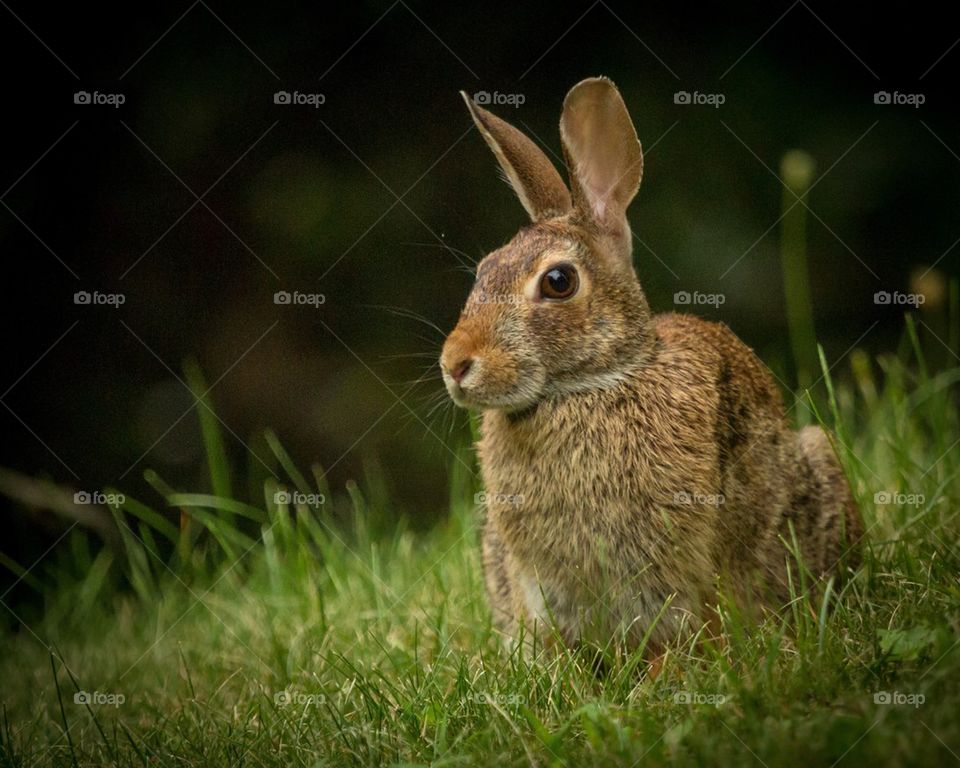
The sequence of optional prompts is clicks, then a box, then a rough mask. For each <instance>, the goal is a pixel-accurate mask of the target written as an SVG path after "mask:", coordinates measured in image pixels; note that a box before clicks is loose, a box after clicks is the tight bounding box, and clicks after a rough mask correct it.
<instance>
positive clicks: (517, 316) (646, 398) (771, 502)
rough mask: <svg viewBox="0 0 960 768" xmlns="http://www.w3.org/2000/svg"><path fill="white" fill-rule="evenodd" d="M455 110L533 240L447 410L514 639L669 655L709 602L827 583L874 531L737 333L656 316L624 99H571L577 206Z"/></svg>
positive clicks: (585, 88) (452, 367) (480, 294)
mask: <svg viewBox="0 0 960 768" xmlns="http://www.w3.org/2000/svg"><path fill="white" fill-rule="evenodd" d="M463 96H464V99H465V100H466V102H467V107H468V109H469V110H470V114H471V115H472V116H473V120H474V122H475V123H476V125H477V128H479V129H480V133H481V134H482V135H483V138H484V139H485V140H486V142H487V144H488V145H489V146H490V148H491V149H492V150H493V152H494V154H495V155H496V158H497V161H498V162H499V164H500V167H501V168H502V169H503V171H504V173H505V174H506V176H507V179H508V180H509V181H510V183H511V185H512V186H513V189H514V191H515V192H516V193H517V195H518V196H519V198H520V201H521V202H522V203H523V206H524V208H526V210H527V213H528V214H529V215H530V218H531V220H532V223H531V224H530V225H529V226H526V227H524V228H523V229H521V230H520V232H519V233H517V235H516V236H515V237H514V238H513V239H512V240H511V241H510V242H509V243H507V245H505V246H503V247H502V248H499V249H498V250H496V251H494V252H493V253H491V254H490V255H488V256H487V257H486V258H485V259H484V260H483V261H482V262H481V263H480V265H479V268H478V269H477V275H476V284H475V286H474V288H473V291H472V292H471V294H470V296H469V298H468V299H467V302H466V305H465V306H464V308H463V311H462V313H461V315H460V320H459V322H458V323H457V326H456V328H455V329H454V330H453V332H452V333H451V334H450V336H449V337H448V338H447V340H446V343H445V344H444V347H443V354H442V356H441V358H440V363H441V368H442V371H443V378H444V382H445V384H446V386H447V389H448V391H449V393H450V396H451V397H452V398H453V400H454V401H455V402H456V403H457V404H458V405H461V406H464V407H467V408H472V409H478V410H481V411H483V421H482V437H481V439H480V441H479V444H478V446H477V447H478V452H479V457H480V463H481V466H482V471H483V481H484V485H485V487H486V521H485V525H484V529H483V545H482V546H483V563H484V569H485V580H486V585H487V590H488V592H489V597H490V601H491V603H492V609H493V613H494V617H495V620H496V622H497V625H498V626H499V627H500V628H501V629H503V630H504V631H505V632H506V633H507V634H508V635H509V636H510V637H514V638H515V637H516V636H517V634H518V632H519V631H520V627H521V625H526V628H527V630H528V631H529V630H530V629H533V628H535V627H536V626H537V624H538V623H539V622H543V623H544V624H545V625H546V626H541V627H540V631H541V632H543V630H547V632H546V634H547V635H548V636H555V635H554V634H553V633H552V631H551V630H552V629H555V630H557V631H558V632H559V635H560V637H561V638H562V640H563V641H564V642H565V643H567V644H569V645H576V644H577V643H579V642H582V641H589V642H592V643H600V644H601V645H605V644H606V643H608V642H610V641H616V642H617V643H618V644H619V643H624V644H625V645H626V647H628V648H633V647H637V646H638V645H639V644H640V643H641V642H642V639H643V638H644V637H645V635H647V634H649V647H651V648H653V649H655V650H656V651H658V652H659V651H660V650H662V649H663V647H664V646H665V644H667V643H668V642H670V641H671V640H674V639H676V638H677V637H678V633H680V631H681V628H682V627H684V626H689V627H692V628H694V629H696V628H698V627H699V626H700V624H701V623H702V622H704V621H706V620H708V619H709V618H710V616H709V615H708V614H709V607H708V606H711V605H715V604H716V595H717V589H718V585H722V586H723V588H725V589H726V590H727V592H728V593H730V594H732V595H733V596H734V597H735V598H736V599H737V600H738V601H742V602H743V603H744V604H745V605H746V604H748V603H753V602H754V601H759V602H760V603H761V604H772V603H771V601H773V602H774V603H775V602H776V601H785V600H787V599H789V595H790V593H791V587H790V583H789V580H790V579H793V581H794V584H795V585H796V587H797V588H798V589H799V579H800V574H799V570H800V569H798V567H797V556H798V555H799V556H800V558H801V559H802V561H803V563H804V564H805V566H806V568H807V569H809V572H810V573H812V574H813V575H815V576H816V577H820V576H825V575H827V574H829V573H831V572H834V571H838V570H839V568H838V565H839V562H840V560H841V559H843V556H844V554H845V552H846V548H847V543H848V542H849V543H850V544H851V545H855V544H856V542H857V541H858V540H859V539H860V537H861V535H862V524H861V521H860V517H859V513H858V511H857V509H856V506H855V504H854V501H853V498H852V496H851V493H850V489H849V486H848V484H847V481H846V479H845V477H844V475H843V472H842V470H841V468H840V465H839V463H838V461H837V458H836V456H835V454H834V451H833V448H832V447H831V444H830V442H829V441H828V439H827V435H826V434H825V433H824V431H823V430H822V429H820V428H819V427H807V428H805V429H803V430H802V431H800V432H799V433H797V432H794V431H793V430H791V429H790V427H789V425H788V423H787V420H786V417H785V413H784V407H783V402H782V400H781V396H780V393H779V391H778V389H777V387H776V385H775V383H774V381H773V378H772V375H771V374H770V372H769V371H768V370H767V368H766V367H765V366H764V365H763V363H762V362H760V360H759V359H758V358H757V356H756V355H755V354H754V353H753V351H752V350H751V349H750V348H749V347H747V346H746V345H745V344H744V343H743V342H742V341H740V340H739V339H738V338H737V337H736V336H735V335H734V334H733V333H732V332H731V331H730V330H729V329H728V328H727V327H726V326H725V325H723V324H720V323H712V322H707V321H704V320H700V319H698V318H696V317H693V316H689V315H680V314H665V315H658V316H653V315H651V313H650V309H649V307H648V305H647V300H646V298H645V297H644V294H643V291H642V290H641V288H640V283H639V282H638V280H637V277H636V275H635V273H634V270H633V263H632V259H631V253H632V242H631V234H630V227H629V224H628V223H627V219H626V209H627V206H628V205H629V204H630V202H631V200H633V197H634V195H635V194H636V192H637V189H638V187H639V185H640V178H641V175H642V170H643V155H642V152H641V148H640V142H639V141H638V139H637V135H636V132H635V130H634V127H633V123H632V122H631V120H630V116H629V114H628V113H627V109H626V106H625V105H624V103H623V99H622V98H621V97H620V94H619V92H618V91H617V89H616V88H615V87H614V85H613V83H611V82H610V81H609V80H607V79H605V78H591V79H588V80H584V81H583V82H581V83H579V84H577V85H576V86H574V88H572V89H571V91H570V92H569V93H568V94H567V97H566V99H565V100H564V104H563V114H562V117H561V120H560V134H561V138H562V140H563V149H564V154H565V156H566V162H567V166H568V168H569V169H570V189H569V190H568V189H567V187H566V186H565V185H564V183H563V181H562V180H561V178H560V175H559V174H558V173H557V170H556V168H555V167H554V166H553V164H552V163H551V162H550V161H549V160H548V159H547V157H546V156H545V155H544V154H543V152H541V151H540V150H539V149H538V148H537V146H536V145H535V144H534V143H533V142H532V141H531V140H530V139H528V138H527V137H526V136H525V135H523V134H522V133H521V132H520V131H518V130H517V129H516V128H514V127H513V126H511V125H509V124H508V123H506V122H504V121H503V120H501V119H500V118H498V117H496V116H494V115H493V114H491V113H490V112H488V111H486V110H484V109H481V108H480V107H478V106H477V105H476V104H474V103H473V102H472V101H471V100H470V99H469V98H468V97H467V95H466V94H463ZM855 560H856V556H855V555H853V556H851V558H849V559H848V560H847V564H848V565H849V564H855ZM788 569H789V570H790V575H789V576H788Z"/></svg>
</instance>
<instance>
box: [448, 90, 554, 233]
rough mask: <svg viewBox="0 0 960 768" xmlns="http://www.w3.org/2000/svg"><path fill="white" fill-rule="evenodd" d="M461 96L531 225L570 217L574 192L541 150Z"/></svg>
mask: <svg viewBox="0 0 960 768" xmlns="http://www.w3.org/2000/svg"><path fill="white" fill-rule="evenodd" d="M460 95H461V96H463V100H464V101H465V102H466V104H467V109H468V110H470V116H471V117H472V118H473V122H474V123H476V125H477V128H479V129H480V134H481V135H482V136H483V138H484V140H485V141H486V142H487V144H488V145H489V147H490V149H492V150H493V154H494V155H495V156H496V158H497V162H498V163H500V167H501V168H502V169H503V172H504V173H505V174H506V176H507V180H508V181H509V182H510V186H512V187H513V191H514V192H516V193H517V197H519V198H520V202H521V203H523V207H524V208H525V209H526V211H527V213H528V214H529V215H530V219H531V221H540V220H542V219H549V218H552V217H554V216H562V215H563V214H565V213H568V212H569V211H570V209H571V208H572V207H573V203H572V202H571V200H570V191H569V190H568V189H567V185H566V184H564V183H563V179H562V178H560V174H559V173H558V172H557V169H556V167H554V165H553V163H551V162H550V160H549V159H548V158H547V156H546V155H545V154H544V153H543V152H542V151H541V150H540V148H539V147H538V146H537V145H536V144H534V143H533V142H532V141H531V140H530V139H529V138H527V137H526V136H525V135H524V134H523V133H521V132H520V131H518V130H517V129H516V128H514V127H513V126H512V125H510V123H508V122H506V121H505V120H501V119H500V118H499V117H497V116H496V115H494V114H492V113H491V112H488V111H487V110H485V109H483V108H482V107H478V106H477V105H476V104H475V103H474V101H473V99H472V98H470V96H469V95H468V94H467V93H466V92H465V91H460Z"/></svg>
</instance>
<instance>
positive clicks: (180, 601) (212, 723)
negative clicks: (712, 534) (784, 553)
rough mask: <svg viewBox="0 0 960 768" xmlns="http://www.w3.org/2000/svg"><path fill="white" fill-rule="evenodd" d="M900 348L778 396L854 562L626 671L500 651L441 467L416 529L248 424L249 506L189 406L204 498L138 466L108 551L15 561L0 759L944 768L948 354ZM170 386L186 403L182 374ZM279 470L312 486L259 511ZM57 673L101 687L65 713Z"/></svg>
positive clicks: (952, 702) (854, 361) (956, 683)
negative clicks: (804, 416) (845, 576)
mask: <svg viewBox="0 0 960 768" xmlns="http://www.w3.org/2000/svg"><path fill="white" fill-rule="evenodd" d="M921 330H922V329H921ZM921 337H922V334H920V333H917V331H916V329H915V328H914V326H913V325H910V328H909V333H908V334H907V337H906V341H905V343H904V348H903V349H902V350H900V352H899V353H898V354H896V355H889V356H885V357H881V358H880V359H878V360H870V359H869V358H867V357H866V355H864V354H863V353H860V352H856V353H854V354H853V355H852V356H851V357H850V358H848V359H845V360H844V361H843V363H842V364H840V365H838V366H837V368H836V369H834V370H833V372H832V374H831V376H828V377H827V380H826V384H829V386H828V387H825V386H824V384H821V385H820V388H821V390H823V391H822V392H821V393H820V396H819V397H814V398H812V399H810V400H804V401H803V402H802V403H801V404H800V405H798V406H797V407H796V408H797V410H800V409H804V408H808V407H810V408H814V405H813V404H814V403H816V413H817V414H818V415H819V417H820V418H822V419H825V420H826V421H827V422H828V423H829V424H831V425H833V426H835V427H836V429H837V433H838V436H839V440H840V441H841V442H840V443H839V446H840V452H841V455H842V457H843V461H844V463H845V465H846V467H847V469H848V472H849V475H850V477H851V478H852V482H853V486H854V490H855V494H856V496H857V498H858V499H859V501H860V502H861V506H862V509H863V512H864V516H865V518H866V522H867V525H868V526H869V534H868V538H867V541H865V542H864V543H865V545H866V546H865V549H864V565H863V567H862V569H861V571H860V572H859V574H858V576H857V578H856V579H854V580H853V581H851V582H850V583H848V584H847V585H846V586H845V587H844V588H843V590H842V591H841V592H840V593H836V592H834V593H833V594H832V596H831V597H830V600H829V606H825V605H824V604H823V602H822V600H821V599H820V598H814V599H807V598H798V599H797V601H796V602H795V603H794V604H793V605H791V606H789V607H788V608H787V609H785V610H784V611H783V612H782V613H780V614H778V615H772V616H769V617H767V618H766V619H765V620H764V621H763V623H762V624H760V625H759V626H756V625H747V624H745V623H744V621H743V620H741V619H739V618H738V617H737V616H736V615H735V614H734V613H733V612H726V613H725V615H724V630H725V636H726V639H725V641H724V642H723V643H722V644H719V645H710V644H694V643H691V644H690V645H689V646H686V647H680V648H676V649H674V650H673V652H672V653H671V655H670V657H669V658H668V661H667V664H666V666H665V668H664V671H663V673H662V674H661V675H660V676H659V677H657V678H656V679H655V680H653V681H649V680H647V679H646V678H645V677H644V675H643V674H642V667H641V666H638V664H637V661H638V659H636V658H634V659H620V660H616V661H615V662H614V663H613V665H612V666H611V667H610V668H609V669H607V670H605V672H604V673H603V674H596V673H594V672H593V671H591V664H590V663H589V659H588V658H586V657H585V655H582V654H580V655H578V654H576V653H563V654H560V655H558V656H552V657H542V658H538V659H535V660H528V659H523V658H521V657H519V656H518V655H517V654H516V653H511V652H509V651H507V650H505V649H504V648H503V645H502V643H501V642H500V639H499V638H498V637H497V635H496V633H495V632H494V631H493V629H492V628H491V625H490V616H489V612H488V609H487V605H486V600H485V596H484V593H483V584H482V579H481V573H480V566H479V558H478V550H477V512H476V510H475V509H474V506H473V494H474V493H475V492H476V490H477V486H476V480H475V479H474V477H473V476H472V475H471V473H470V472H469V471H468V470H467V469H466V468H465V466H464V464H461V463H460V462H453V463H452V469H451V479H450V487H451V505H450V515H449V517H448V519H447V520H446V521H445V522H444V523H442V524H441V525H439V526H438V527H436V528H435V529H434V530H432V531H431V532H429V533H427V534H416V533H413V532H411V531H409V530H407V529H406V528H405V527H404V526H403V525H400V526H398V527H397V526H387V525H385V524H383V523H382V522H380V523H377V525H373V524H372V523H371V522H370V521H383V520H387V519H389V518H390V512H391V511H390V509H389V499H387V498H385V494H384V492H383V491H382V489H379V488H378V484H377V483H376V482H370V483H367V484H365V486H364V489H363V490H361V489H360V488H358V487H357V486H356V485H353V484H351V485H350V487H349V488H347V489H346V490H345V491H343V492H338V493H335V494H334V493H333V492H331V490H330V489H329V488H327V487H326V486H325V484H324V481H323V473H322V470H320V469H319V468H315V469H314V471H313V472H312V473H308V474H306V475H303V474H301V472H300V471H299V470H298V469H297V468H296V467H295V466H294V465H293V463H292V462H291V461H290V459H289V457H288V456H287V455H286V454H285V453H284V452H283V449H282V447H281V445H280V443H279V441H278V440H277V439H276V438H275V437H274V436H272V435H268V437H267V440H266V445H268V446H269V448H270V451H271V454H272V456H273V457H274V458H275V461H276V474H275V476H276V477H277V478H280V480H275V479H273V478H271V476H270V475H271V473H269V472H267V471H266V469H265V468H263V467H259V469H257V470H256V471H258V472H260V473H261V476H259V478H258V479H257V482H256V489H257V490H256V498H253V499H250V500H249V503H245V502H240V501H236V500H234V499H232V498H230V496H229V494H234V493H237V491H236V488H237V486H238V485H240V483H238V482H237V479H236V477H235V476H231V474H230V472H229V470H228V468H227V466H226V459H225V453H224V451H223V448H222V441H221V440H220V438H219V436H218V432H217V424H216V420H215V419H210V418H206V417H204V419H203V428H204V435H205V444H206V448H207V457H208V463H209V466H210V487H211V488H217V489H218V494H219V495H198V494H187V493H181V492H179V491H177V490H175V489H171V488H169V487H167V486H166V485H165V484H164V482H163V481H162V480H161V479H160V478H158V477H156V476H155V475H149V478H150V479H151V482H152V483H153V485H154V487H155V488H156V489H157V491H158V494H159V496H160V497H162V498H164V499H166V501H167V504H168V505H169V507H172V508H173V509H172V510H171V509H169V508H164V506H163V505H155V508H154V507H148V506H147V505H146V504H144V503H141V502H138V501H135V500H133V499H129V498H128V499H127V500H126V501H125V503H124V505H123V508H122V509H120V510H117V511H116V519H117V521H118V524H119V529H120V532H121V534H122V538H121V539H120V543H119V545H118V546H116V547H107V548H100V549H97V548H95V547H93V546H91V543H90V541H89V540H88V538H87V535H86V534H81V533H76V534H75V535H71V536H70V537H68V538H67V539H65V540H64V541H63V542H61V544H60V545H59V546H58V548H57V549H56V550H55V551H54V552H53V553H51V554H50V555H49V556H48V557H47V559H46V560H44V561H43V562H42V563H41V564H40V565H38V566H37V568H36V569H35V570H34V571H33V572H31V573H30V575H29V578H28V579H27V580H26V581H27V582H29V583H30V584H32V585H33V588H35V589H36V590H37V592H38V593H39V595H40V597H41V598H42V601H43V609H42V610H38V611H36V612H34V613H31V614H29V615H26V616H23V617H21V618H24V619H25V621H26V625H22V624H20V623H19V622H18V621H16V620H14V619H13V618H11V620H10V623H9V629H8V630H6V631H5V632H4V636H3V639H2V643H3V649H4V652H3V654H2V658H0V675H2V680H3V702H4V703H3V713H2V722H0V764H2V765H14V766H29V765H65V766H66V765H74V766H76V765H98V766H99V765H122V766H127V765H129V766H140V765H144V766H154V765H170V766H184V765H196V766H219V765H224V766H240V765H249V766H284V768H289V767H290V766H320V765H384V764H387V765H421V764H433V765H451V766H453V765H469V764H478V765H495V766H502V767H504V768H505V767H506V766H513V765H538V766H549V765H563V766H581V765H626V766H633V765H690V764H707V765H736V766H750V765H756V766H769V768H773V766H781V765H790V766H796V765H803V766H817V765H824V766H833V765H838V766H853V765H871V766H880V765H906V764H912V765H921V764H929V765H950V764H953V762H954V761H960V758H958V755H960V716H958V715H960V695H958V687H960V646H958V643H960V632H958V629H960V546H958V536H957V532H958V531H957V522H956V515H957V510H958V509H960V506H958V502H960V487H958V483H957V473H958V471H960V449H958V446H957V444H956V441H957V440H958V438H960V423H958V416H957V408H956V404H957V395H958V384H960V368H951V369H947V370H944V371H943V372H939V373H933V372H928V371H927V369H926V364H925V362H924V355H923V354H922V352H921V350H922V349H923V346H922V344H930V345H935V344H936V343H937V342H936V341H935V340H934V339H929V338H921ZM835 377H836V378H837V379H838V382H839V381H843V382H844V383H842V384H841V383H837V384H836V386H834V384H833V379H834V378H835ZM189 380H190V383H191V386H192V387H193V388H194V390H195V392H196V393H197V394H198V395H200V394H202V393H203V392H204V389H205V387H204V384H203V381H202V378H201V377H200V374H199V372H198V371H197V370H196V368H195V367H190V369H189ZM806 403H810V405H809V406H808V405H807V404H806ZM207 405H209V404H207ZM207 405H204V406H201V408H200V411H201V413H205V412H206V407H207ZM811 418H812V417H811ZM462 457H463V459H464V462H465V463H466V464H468V465H470V464H472V458H471V456H470V454H469V453H468V452H466V451H464V453H463V454H462ZM254 466H255V465H254ZM254 474H255V473H254ZM295 487H296V488H299V489H300V490H301V492H303V493H312V494H315V495H320V494H322V495H323V496H324V503H323V504H319V503H318V504H316V505H315V506H306V505H300V506H295V507H294V508H292V509H291V508H289V507H288V506H286V505H283V504H275V503H274V499H275V496H274V494H275V493H276V492H277V490H278V489H281V490H283V489H289V490H292V489H293V488H295ZM231 489H233V490H231ZM878 492H892V493H902V494H913V495H914V496H915V497H916V498H905V499H900V500H899V501H901V502H903V503H892V504H883V503H880V504H878V503H875V494H877V493H878ZM920 497H922V500H921V499H920ZM310 501H316V502H319V499H318V498H315V499H311V500H310ZM177 508H179V509H180V510H181V513H182V517H181V519H182V520H183V521H189V522H188V523H184V524H178V520H177V517H178V515H177V514H176V509H177ZM4 564H6V565H8V566H9V567H11V568H13V569H14V570H18V569H19V568H20V566H17V565H16V564H14V563H11V562H10V561H8V560H4ZM81 690H82V691H87V692H91V693H92V692H99V693H100V694H102V695H105V696H111V695H113V696H114V697H119V696H122V697H124V700H123V701H122V703H119V702H118V701H115V700H108V701H107V702H106V703H91V704H89V705H87V704H82V703H79V704H78V703H75V694H76V693H77V691H81ZM884 691H886V692H890V693H891V694H892V693H893V692H897V695H898V696H899V697H900V698H899V699H898V700H899V701H900V702H901V703H893V704H885V703H878V702H877V701H876V700H875V697H876V696H877V694H879V693H880V692H884ZM921 697H922V698H921ZM690 700H692V703H687V702H689V701H690ZM111 701H112V702H113V703H110V702H111ZM921 702H922V703H921Z"/></svg>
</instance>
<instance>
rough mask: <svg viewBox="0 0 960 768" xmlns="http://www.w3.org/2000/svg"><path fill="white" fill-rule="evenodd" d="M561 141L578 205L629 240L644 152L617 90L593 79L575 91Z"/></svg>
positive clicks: (565, 103)
mask: <svg viewBox="0 0 960 768" xmlns="http://www.w3.org/2000/svg"><path fill="white" fill-rule="evenodd" d="M560 137H561V138H562V139H563V151H564V154H565V155H566V158H567V165H568V166H569V169H570V188H571V189H572V190H573V203H574V206H575V207H576V208H577V210H579V211H580V212H582V213H584V214H585V215H587V216H588V217H589V218H590V219H592V220H593V221H595V222H596V223H597V224H599V225H600V226H601V227H602V228H603V229H605V230H608V231H611V233H612V234H615V235H620V236H622V235H627V236H629V235H628V233H629V228H628V226H627V219H626V210H627V206H628V205H630V201H631V200H633V198H634V195H636V194H637V189H638V188H639V187H640V177H641V176H642V175H643V152H642V150H641V149H640V141H639V139H637V132H636V130H635V129H634V127H633V122H632V121H631V120H630V115H629V113H628V112H627V107H626V105H625V104H624V103H623V99H622V98H621V96H620V92H619V91H617V88H616V86H615V85H614V84H613V83H612V82H610V81H609V80H607V79H606V78H605V77H593V78H590V79H588V80H583V81H582V82H580V83H577V85H575V86H574V87H573V88H571V89H570V93H568V94H567V98H566V99H564V101H563V114H562V116H561V118H560Z"/></svg>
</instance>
